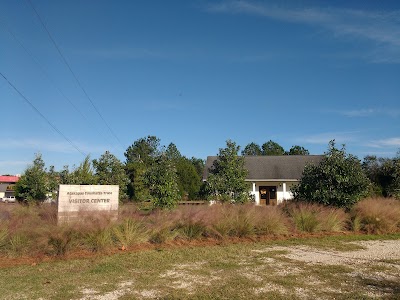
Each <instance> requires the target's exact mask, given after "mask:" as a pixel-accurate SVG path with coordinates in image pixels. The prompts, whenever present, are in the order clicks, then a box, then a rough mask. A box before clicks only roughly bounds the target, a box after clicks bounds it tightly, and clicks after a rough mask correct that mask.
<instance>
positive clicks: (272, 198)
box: [260, 186, 277, 205]
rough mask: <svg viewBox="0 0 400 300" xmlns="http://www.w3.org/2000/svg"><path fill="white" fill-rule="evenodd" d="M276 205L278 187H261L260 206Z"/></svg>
mask: <svg viewBox="0 0 400 300" xmlns="http://www.w3.org/2000/svg"><path fill="white" fill-rule="evenodd" d="M271 204H272V205H276V204H277V200H276V186H260V205H271Z"/></svg>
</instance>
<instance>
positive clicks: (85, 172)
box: [69, 155, 97, 185]
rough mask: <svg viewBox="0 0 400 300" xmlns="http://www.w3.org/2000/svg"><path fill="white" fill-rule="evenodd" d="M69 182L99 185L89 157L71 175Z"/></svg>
mask: <svg viewBox="0 0 400 300" xmlns="http://www.w3.org/2000/svg"><path fill="white" fill-rule="evenodd" d="M69 182H70V183H69V184H81V185H90V184H97V180H96V177H95V176H94V172H93V167H92V163H91V160H90V156H89V155H88V156H86V157H85V159H84V160H83V162H81V164H80V165H79V166H78V167H77V168H75V169H74V171H73V172H72V173H71V174H70V176H69Z"/></svg>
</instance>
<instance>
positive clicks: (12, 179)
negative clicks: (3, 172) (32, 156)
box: [0, 176, 19, 183]
mask: <svg viewBox="0 0 400 300" xmlns="http://www.w3.org/2000/svg"><path fill="white" fill-rule="evenodd" d="M18 180H19V177H18V176H0V183H16V182H18Z"/></svg>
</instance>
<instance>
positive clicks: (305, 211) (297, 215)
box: [286, 202, 321, 233]
mask: <svg viewBox="0 0 400 300" xmlns="http://www.w3.org/2000/svg"><path fill="white" fill-rule="evenodd" d="M286 209H287V211H288V213H289V216H290V217H291V218H292V220H293V223H294V225H295V228H296V229H297V230H299V231H303V232H310V233H311V232H317V231H320V230H321V221H320V219H319V218H318V214H319V212H320V211H321V206H320V205H316V204H309V203H301V202H299V203H295V204H291V205H288V206H287V207H286Z"/></svg>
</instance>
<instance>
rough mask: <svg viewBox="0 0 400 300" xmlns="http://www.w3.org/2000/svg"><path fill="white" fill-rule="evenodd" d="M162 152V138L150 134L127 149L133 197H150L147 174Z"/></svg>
mask: <svg viewBox="0 0 400 300" xmlns="http://www.w3.org/2000/svg"><path fill="white" fill-rule="evenodd" d="M161 152H162V151H161V147H160V139H159V138H157V137H155V136H150V135H149V136H147V137H146V138H140V139H138V140H137V141H135V142H134V143H133V144H132V145H131V146H129V147H128V149H127V150H126V151H125V157H126V163H125V166H126V173H127V175H128V178H129V180H130V183H129V185H128V195H129V197H130V198H131V199H134V200H137V201H139V200H145V199H149V197H150V190H149V187H148V186H147V184H146V182H145V181H146V180H145V174H146V172H147V170H148V169H149V168H151V167H152V165H153V164H154V162H155V160H156V159H157V157H158V156H159V155H160V154H161Z"/></svg>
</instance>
